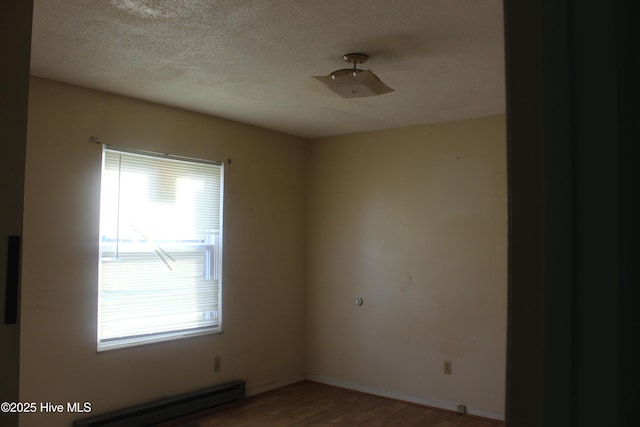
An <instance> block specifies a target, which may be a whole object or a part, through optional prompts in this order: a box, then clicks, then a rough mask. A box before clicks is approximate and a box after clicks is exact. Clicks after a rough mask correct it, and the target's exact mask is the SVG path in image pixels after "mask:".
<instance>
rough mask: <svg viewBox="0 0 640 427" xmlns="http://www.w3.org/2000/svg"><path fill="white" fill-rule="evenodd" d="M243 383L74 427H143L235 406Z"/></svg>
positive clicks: (86, 420)
mask: <svg viewBox="0 0 640 427" xmlns="http://www.w3.org/2000/svg"><path fill="white" fill-rule="evenodd" d="M245 389H246V383H245V381H242V380H237V381H230V382H228V383H224V384H219V385H216V386H213V387H209V388H206V389H202V390H198V391H194V392H190V393H185V394H181V395H179V396H174V397H170V398H166V399H161V400H156V401H153V402H149V403H145V404H142V405H138V406H134V407H131V408H127V409H122V410H119V411H113V412H109V413H106V414H102V415H97V416H93V417H89V418H84V419H81V420H77V421H75V422H74V423H73V425H74V427H144V426H153V425H156V424H158V423H162V422H165V421H169V420H172V419H175V418H179V417H184V416H186V415H190V414H193V413H196V412H200V411H205V410H208V409H212V408H214V407H216V406H221V405H225V404H228V403H233V402H238V401H241V400H243V399H244V397H245Z"/></svg>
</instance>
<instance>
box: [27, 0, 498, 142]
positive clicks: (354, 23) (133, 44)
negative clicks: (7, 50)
mask: <svg viewBox="0 0 640 427" xmlns="http://www.w3.org/2000/svg"><path fill="white" fill-rule="evenodd" d="M502 26H503V22H502V2H501V1H500V0H483V1H477V0H398V1H394V2H391V1H388V0H367V1H362V0H351V1H344V0H323V1H317V0H313V1H312V0H273V1H264V0H102V1H86V0H35V1H34V18H33V38H32V60H31V71H32V74H33V75H36V76H39V77H44V78H48V79H52V80H58V81H62V82H66V83H72V84H76V85H80V86H85V87H89V88H94V89H99V90H103V91H107V92H114V93H118V94H124V95H129V96H132V97H136V98H141V99H145V100H148V101H154V102H159V103H163V104H169V105H174V106H177V107H181V108H185V109H189V110H193V111H198V112H202V113H206V114H210V115H214V116H219V117H223V118H227V119H232V120H236V121H240V122H244V123H249V124H253V125H257V126H261V127H265V128H268V129H274V130H278V131H281V132H285V133H290V134H295V135H299V136H303V137H310V138H313V137H322V136H329V135H337V134H346V133H354V132H362V131H369V130H377V129H383V128H394V127H402V126H410V125H417V124H423V123H430V122H442V121H449V120H457V119H464V118H473V117H482V116H490V115H495V114H502V113H504V110H505V100H504V97H505V90H504V89H505V88H504V86H505V85H504V69H503V63H504V53H503V31H502ZM354 51H355V52H364V53H367V54H369V55H370V60H369V62H367V63H366V64H364V65H363V66H362V67H361V68H363V69H371V70H372V71H373V72H375V73H376V74H377V75H378V76H379V77H380V79H382V81H384V82H385V83H386V84H387V85H389V86H390V87H392V88H393V89H395V92H393V93H389V94H386V95H383V96H379V97H373V98H360V99H349V100H346V99H342V98H340V97H338V96H337V95H335V94H333V93H331V92H330V91H329V90H327V89H326V88H325V87H323V86H322V85H321V84H320V83H319V82H317V81H315V80H314V79H312V78H311V76H313V75H325V74H328V73H329V72H331V71H333V70H336V69H338V68H343V67H344V65H345V64H344V63H343V62H342V60H341V55H342V54H344V53H348V52H354Z"/></svg>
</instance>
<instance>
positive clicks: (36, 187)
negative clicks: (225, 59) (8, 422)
mask: <svg viewBox="0 0 640 427" xmlns="http://www.w3.org/2000/svg"><path fill="white" fill-rule="evenodd" d="M90 136H97V137H99V138H100V139H101V140H102V141H103V142H105V143H109V144H112V145H115V146H123V147H136V148H140V149H147V150H152V151H160V152H171V153H174V154H179V155H184V156H191V157H200V158H207V159H214V160H226V159H229V158H230V159H232V164H231V165H230V166H228V167H227V168H226V176H225V185H226V199H225V211H224V214H225V218H224V220H225V252H224V265H223V268H224V285H223V286H224V302H223V303H224V306H223V310H224V313H223V314H224V332H223V333H222V334H214V335H206V336H200V337H195V338H189V339H184V340H178V341H173V342H165V343H159V344H153V345H147V346H141V347H136V348H130V349H121V350H114V351H108V352H103V353H100V354H98V353H96V306H97V289H96V283H97V268H98V246H97V242H98V212H99V211H98V208H99V206H98V205H99V192H100V182H99V178H100V162H101V149H100V146H99V145H97V144H92V143H90V142H89V137H90ZM26 162H27V166H26V184H25V206H24V261H23V283H22V324H21V358H20V362H21V370H20V400H21V401H23V402H53V403H64V402H67V401H71V402H74V401H80V402H85V401H89V402H91V403H92V405H93V410H94V413H102V412H105V411H108V410H112V409H116V408H122V407H126V406H129V405H132V404H136V403H140V402H144V401H147V400H150V399H156V398H159V397H162V396H169V395H175V394H177V393H180V392H185V391H191V390H194V389H198V388H201V387H205V386H208V385H211V384H216V383H220V382H222V381H225V380H230V379H238V378H241V379H245V380H246V381H247V386H248V388H249V391H250V392H256V391H259V390H263V389H265V388H269V387H273V386H276V385H278V384H284V383H286V382H288V381H292V380H296V379H299V378H301V377H302V376H303V375H304V281H305V221H306V218H305V209H306V206H305V197H306V196H305V191H306V188H305V141H304V140H302V139H300V138H296V137H292V136H287V135H283V134H279V133H276V132H270V131H267V130H262V129H259V128H255V127H251V126H246V125H241V124H238V123H233V122H229V121H225V120H221V119H215V118H211V117H207V116H203V115H198V114H194V113H189V112H185V111H181V110H177V109H173V108H168V107H164V106H159V105H155V104H149V103H144V102H141V101H136V100H132V99H128V98H123V97H118V96H115V95H108V94H104V93H100V92H95V91H90V90H86V89H81V88H78V87H73V86H69V85H64V84H60V83H54V82H50V81H46V80H40V79H32V81H31V88H30V99H29V123H28V139H27V161H26ZM215 356H221V358H222V370H221V371H220V372H217V373H216V372H214V371H213V359H214V357H215ZM74 418H78V416H77V415H69V414H65V415H59V414H43V413H38V414H29V415H27V414H25V415H22V416H21V421H20V423H21V424H20V425H21V426H24V427H27V426H45V425H46V426H49V427H55V426H67V425H70V422H71V420H72V419H74Z"/></svg>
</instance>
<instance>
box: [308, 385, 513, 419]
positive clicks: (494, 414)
mask: <svg viewBox="0 0 640 427" xmlns="http://www.w3.org/2000/svg"><path fill="white" fill-rule="evenodd" d="M305 378H306V379H307V380H309V381H315V382H318V383H322V384H328V385H333V386H336V387H342V388H347V389H350V390H355V391H360V392H363V393H368V394H373V395H376V396H383V397H389V398H391V399H397V400H403V401H405V402H411V403H417V404H419V405H425V406H431V407H434V408H440V409H446V410H448V411H454V412H455V411H456V409H457V406H458V405H459V404H464V405H466V406H467V413H468V414H470V415H476V416H478V417H484V418H490V419H493V420H499V421H504V413H502V412H498V411H492V410H490V409H483V408H476V407H474V406H470V405H467V404H466V403H464V402H450V401H447V400H441V399H435V398H431V397H425V396H413V395H410V394H404V393H398V392H395V391H388V390H379V389H377V388H373V387H369V386H366V385H363V384H358V383H354V382H351V381H345V380H340V379H337V378H331V377H325V376H322V375H307V376H306V377H305Z"/></svg>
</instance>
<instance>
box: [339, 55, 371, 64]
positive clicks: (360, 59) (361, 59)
mask: <svg viewBox="0 0 640 427" xmlns="http://www.w3.org/2000/svg"><path fill="white" fill-rule="evenodd" d="M342 59H343V60H344V62H348V63H349V64H364V63H365V62H367V59H369V56H368V55H365V54H364V53H347V54H346V55H342Z"/></svg>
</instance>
